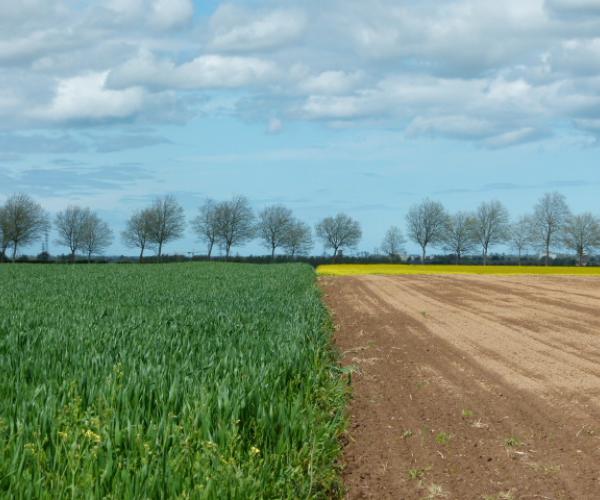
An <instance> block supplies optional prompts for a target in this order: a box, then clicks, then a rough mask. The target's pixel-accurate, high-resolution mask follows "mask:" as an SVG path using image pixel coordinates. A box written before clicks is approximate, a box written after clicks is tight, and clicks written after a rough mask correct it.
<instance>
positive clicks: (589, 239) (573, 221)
mask: <svg viewBox="0 0 600 500" xmlns="http://www.w3.org/2000/svg"><path fill="white" fill-rule="evenodd" d="M563 243H564V245H565V247H567V248H568V249H570V250H574V251H575V252H576V254H577V259H578V262H579V265H580V266H582V265H583V262H584V257H585V256H586V255H589V254H590V253H591V252H593V251H594V250H595V249H596V248H599V247H600V219H598V217H595V216H594V215H592V214H591V213H589V212H585V213H583V214H580V215H572V216H570V217H568V218H567V221H566V224H565V227H564V234H563Z"/></svg>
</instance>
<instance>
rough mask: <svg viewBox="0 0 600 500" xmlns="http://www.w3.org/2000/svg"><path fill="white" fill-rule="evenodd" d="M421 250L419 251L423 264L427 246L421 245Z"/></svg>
mask: <svg viewBox="0 0 600 500" xmlns="http://www.w3.org/2000/svg"><path fill="white" fill-rule="evenodd" d="M421 249H422V252H421V264H425V252H426V251H427V250H426V249H427V247H426V246H422V247H421Z"/></svg>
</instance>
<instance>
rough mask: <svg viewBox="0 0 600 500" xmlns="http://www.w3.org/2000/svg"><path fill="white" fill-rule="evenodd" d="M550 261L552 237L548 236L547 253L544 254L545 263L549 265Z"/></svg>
mask: <svg viewBox="0 0 600 500" xmlns="http://www.w3.org/2000/svg"><path fill="white" fill-rule="evenodd" d="M549 262H550V238H546V255H545V256H544V265H545V266H547V265H548V264H549Z"/></svg>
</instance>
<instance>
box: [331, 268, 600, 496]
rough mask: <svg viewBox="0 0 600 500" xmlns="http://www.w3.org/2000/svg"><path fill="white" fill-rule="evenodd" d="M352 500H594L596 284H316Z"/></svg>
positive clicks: (598, 357) (598, 347)
mask: <svg viewBox="0 0 600 500" xmlns="http://www.w3.org/2000/svg"><path fill="white" fill-rule="evenodd" d="M321 285H322V287H323V289H324V290H325V294H326V300H327V302H328V304H329V306H330V308H331V310H332V312H333V315H334V318H335V321H336V324H337V328H338V330H337V333H336V343H337V345H338V347H339V349H340V350H341V351H342V353H343V363H344V364H345V365H347V366H352V367H354V368H355V370H354V372H353V373H352V375H351V384H352V393H353V400H352V403H351V406H350V427H349V431H348V435H347V444H346V447H345V455H344V464H345V469H344V480H345V483H346V486H347V497H348V498H350V499H355V498H356V499H358V498H378V499H380V498H393V499H403V498H406V499H408V498H448V499H498V500H499V499H511V498H514V499H533V498H537V499H571V498H572V499H590V500H595V499H600V279H599V278H597V277H566V276H473V275H453V276H448V275H446V276H352V277H335V278H332V277H323V278H321Z"/></svg>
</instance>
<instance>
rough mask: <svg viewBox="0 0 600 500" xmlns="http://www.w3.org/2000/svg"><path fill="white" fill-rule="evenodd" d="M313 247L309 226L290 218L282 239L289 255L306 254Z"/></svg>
mask: <svg viewBox="0 0 600 500" xmlns="http://www.w3.org/2000/svg"><path fill="white" fill-rule="evenodd" d="M312 247H313V240H312V236H311V231H310V227H309V226H308V224H305V223H304V222H302V221H299V220H297V219H294V220H292V222H291V224H290V227H289V229H288V231H287V232H286V235H285V237H284V240H283V248H285V251H286V253H287V254H288V255H289V256H290V257H296V256H297V255H306V254H307V253H308V252H310V249H311V248H312Z"/></svg>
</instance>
